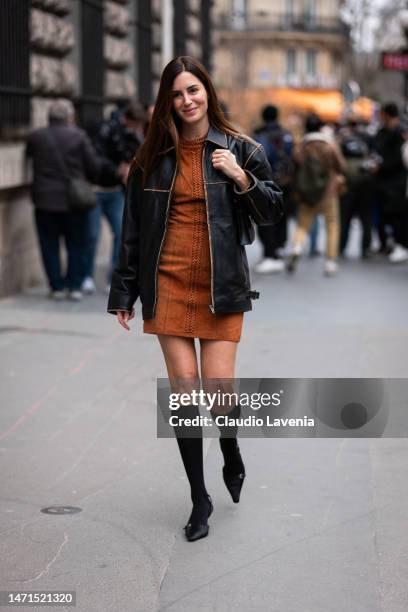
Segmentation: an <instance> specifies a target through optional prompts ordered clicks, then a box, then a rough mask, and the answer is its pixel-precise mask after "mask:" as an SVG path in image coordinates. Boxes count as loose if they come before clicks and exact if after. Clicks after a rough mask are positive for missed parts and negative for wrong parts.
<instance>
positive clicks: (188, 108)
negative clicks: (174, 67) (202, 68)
mask: <svg viewBox="0 0 408 612" xmlns="http://www.w3.org/2000/svg"><path fill="white" fill-rule="evenodd" d="M172 96H173V109H174V112H175V113H176V115H177V116H178V117H179V118H180V119H181V121H182V122H183V123H184V124H185V125H186V126H189V127H190V126H191V127H192V126H195V125H199V124H200V123H202V122H204V121H206V120H207V110H208V95H207V90H206V89H205V87H204V85H203V83H202V82H201V81H200V79H198V78H197V77H196V76H194V74H192V73H191V72H186V71H185V72H181V73H180V74H179V75H178V76H177V77H176V78H175V79H174V82H173V86H172Z"/></svg>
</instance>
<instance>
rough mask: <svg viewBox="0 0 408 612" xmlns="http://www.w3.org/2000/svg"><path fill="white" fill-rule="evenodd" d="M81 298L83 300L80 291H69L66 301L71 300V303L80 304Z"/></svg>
mask: <svg viewBox="0 0 408 612" xmlns="http://www.w3.org/2000/svg"><path fill="white" fill-rule="evenodd" d="M82 298H83V295H82V291H77V290H74V291H69V293H68V299H69V300H72V301H73V302H80V301H81V300H82Z"/></svg>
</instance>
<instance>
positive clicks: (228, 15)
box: [213, 0, 349, 91]
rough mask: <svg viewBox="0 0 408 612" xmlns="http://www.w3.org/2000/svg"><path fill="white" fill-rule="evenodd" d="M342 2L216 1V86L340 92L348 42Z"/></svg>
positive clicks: (233, 88) (284, 0)
mask: <svg viewBox="0 0 408 612" xmlns="http://www.w3.org/2000/svg"><path fill="white" fill-rule="evenodd" d="M341 4H342V2H341V0H275V1H274V2H270V1H269V0H216V1H215V3H214V11H213V18H214V27H215V32H216V52H215V55H214V68H215V70H214V78H215V81H216V83H217V84H218V85H219V86H222V87H224V88H227V89H231V90H235V91H237V90H240V89H244V88H248V89H253V88H268V87H297V88H314V89H316V88H317V89H338V88H340V87H341V86H342V84H343V79H344V59H345V55H346V54H347V52H348V44H349V35H348V29H347V27H346V26H345V24H344V23H343V22H342V20H341V15H340V9H341Z"/></svg>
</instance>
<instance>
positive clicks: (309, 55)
mask: <svg viewBox="0 0 408 612" xmlns="http://www.w3.org/2000/svg"><path fill="white" fill-rule="evenodd" d="M316 58H317V52H316V51H315V50H314V49H307V50H306V75H307V76H308V77H314V76H316Z"/></svg>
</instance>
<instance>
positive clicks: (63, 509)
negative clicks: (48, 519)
mask: <svg viewBox="0 0 408 612" xmlns="http://www.w3.org/2000/svg"><path fill="white" fill-rule="evenodd" d="M41 512H44V514H76V513H77V512H82V508H76V507H75V506H48V508H41Z"/></svg>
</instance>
